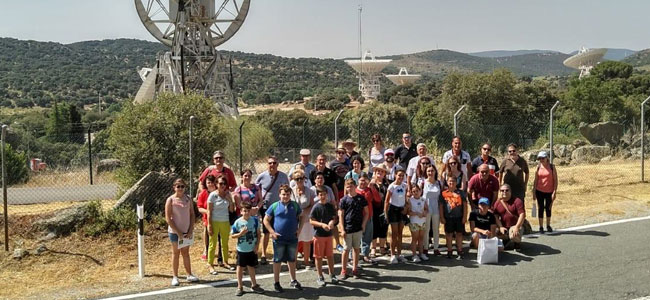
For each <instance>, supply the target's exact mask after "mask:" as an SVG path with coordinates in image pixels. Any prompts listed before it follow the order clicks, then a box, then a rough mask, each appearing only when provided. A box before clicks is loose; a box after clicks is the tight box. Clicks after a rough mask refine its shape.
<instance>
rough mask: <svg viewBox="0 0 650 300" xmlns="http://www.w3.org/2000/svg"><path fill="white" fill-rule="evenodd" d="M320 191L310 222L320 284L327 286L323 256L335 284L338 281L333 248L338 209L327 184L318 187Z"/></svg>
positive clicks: (318, 191) (317, 189)
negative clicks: (330, 199) (333, 202)
mask: <svg viewBox="0 0 650 300" xmlns="http://www.w3.org/2000/svg"><path fill="white" fill-rule="evenodd" d="M316 192H317V193H318V197H317V200H318V202H316V204H315V205H314V207H313V208H312V210H311V213H310V220H309V222H310V223H311V225H312V226H313V227H314V258H315V261H316V272H317V273H318V279H317V280H316V283H318V285H319V286H325V278H323V257H326V258H327V267H328V269H327V270H328V271H329V274H330V279H331V280H332V283H333V284H336V283H338V281H339V280H338V278H336V275H334V251H333V250H332V246H333V245H332V229H334V226H335V225H336V209H335V208H334V205H333V204H332V203H331V202H329V201H328V196H327V190H326V189H325V186H318V187H316Z"/></svg>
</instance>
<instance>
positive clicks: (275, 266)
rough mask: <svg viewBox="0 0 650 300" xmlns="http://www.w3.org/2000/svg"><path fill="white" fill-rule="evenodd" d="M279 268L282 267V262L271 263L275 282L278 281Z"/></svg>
mask: <svg viewBox="0 0 650 300" xmlns="http://www.w3.org/2000/svg"><path fill="white" fill-rule="evenodd" d="M280 268H282V263H279V262H274V263H273V280H274V281H275V282H280Z"/></svg>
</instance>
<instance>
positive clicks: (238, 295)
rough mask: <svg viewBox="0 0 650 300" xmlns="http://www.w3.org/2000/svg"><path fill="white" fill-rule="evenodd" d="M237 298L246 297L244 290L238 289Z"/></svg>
mask: <svg viewBox="0 0 650 300" xmlns="http://www.w3.org/2000/svg"><path fill="white" fill-rule="evenodd" d="M235 296H237V297H241V296H244V290H243V289H237V292H235Z"/></svg>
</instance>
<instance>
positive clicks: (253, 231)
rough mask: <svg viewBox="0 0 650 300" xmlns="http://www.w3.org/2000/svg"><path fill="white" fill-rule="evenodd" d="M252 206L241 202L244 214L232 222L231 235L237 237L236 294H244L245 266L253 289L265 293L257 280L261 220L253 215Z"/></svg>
mask: <svg viewBox="0 0 650 300" xmlns="http://www.w3.org/2000/svg"><path fill="white" fill-rule="evenodd" d="M251 210H252V206H251V204H250V203H249V202H243V203H242V204H241V214H242V216H241V217H240V218H239V219H237V220H236V221H235V223H234V224H232V227H231V229H230V230H231V231H230V237H231V238H233V239H237V293H236V294H235V295H236V296H241V295H243V294H244V285H243V282H242V277H243V276H244V268H247V269H248V275H249V276H250V278H251V290H253V292H255V293H258V294H261V293H264V289H262V288H261V287H260V286H259V284H257V281H256V280H255V266H257V253H256V251H255V250H256V249H257V246H258V245H259V241H260V223H259V220H258V219H257V218H255V217H253V216H251Z"/></svg>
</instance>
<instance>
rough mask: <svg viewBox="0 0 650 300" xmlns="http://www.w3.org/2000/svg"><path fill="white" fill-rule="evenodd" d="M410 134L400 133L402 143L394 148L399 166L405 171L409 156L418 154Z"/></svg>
mask: <svg viewBox="0 0 650 300" xmlns="http://www.w3.org/2000/svg"><path fill="white" fill-rule="evenodd" d="M412 138H413V137H412V136H411V133H410V132H408V131H407V132H404V133H403V134H402V144H401V145H399V147H397V148H395V158H396V159H398V160H399V161H398V163H399V166H400V167H402V170H404V171H406V170H407V168H408V164H409V161H410V160H411V158H413V157H416V156H418V153H417V150H416V148H415V145H413V142H412V141H411V140H412Z"/></svg>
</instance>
